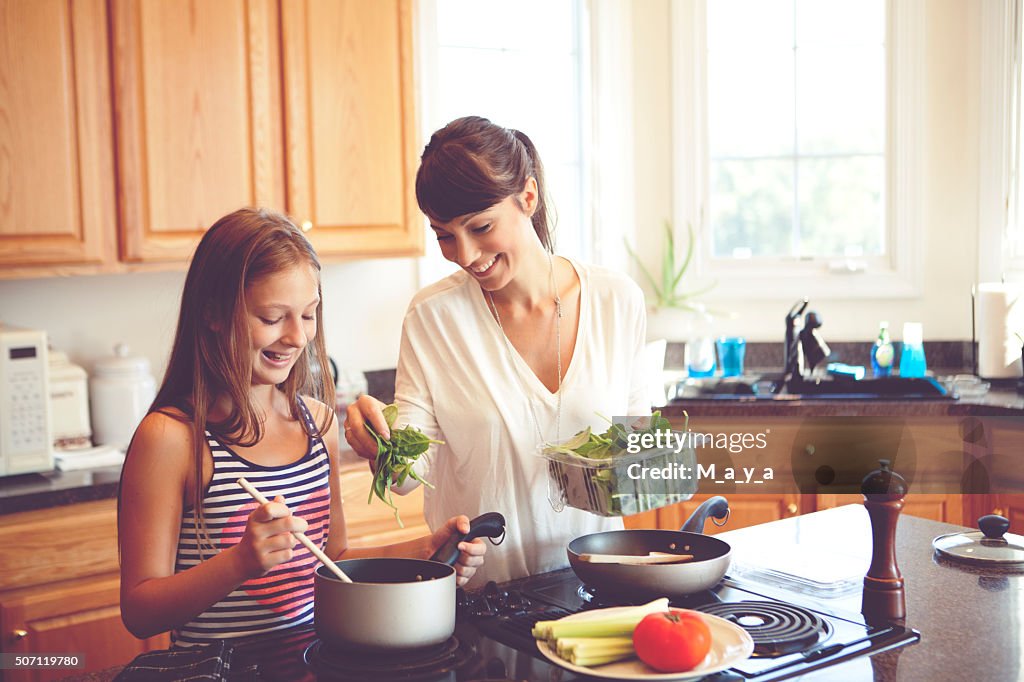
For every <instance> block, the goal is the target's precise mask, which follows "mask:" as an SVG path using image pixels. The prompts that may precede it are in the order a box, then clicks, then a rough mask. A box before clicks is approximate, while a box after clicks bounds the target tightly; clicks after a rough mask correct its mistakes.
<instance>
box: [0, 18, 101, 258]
mask: <svg viewBox="0 0 1024 682" xmlns="http://www.w3.org/2000/svg"><path fill="white" fill-rule="evenodd" d="M0 12H2V15H3V21H2V22H0V266H3V267H2V268H0V272H4V273H5V276H17V275H22V274H33V271H31V270H29V271H27V272H26V270H25V269H21V268H19V267H18V266H30V267H31V268H46V269H47V270H48V271H47V272H46V273H43V271H42V270H38V271H35V272H34V274H56V273H58V272H60V271H61V267H62V266H67V265H72V266H74V265H85V264H92V265H97V264H100V263H103V262H104V261H109V260H113V259H114V258H115V256H114V250H115V232H114V221H115V217H114V216H115V211H114V160H113V155H114V151H113V137H112V132H111V116H110V66H109V58H108V52H107V47H108V40H107V12H106V5H105V3H104V2H103V0H82V1H81V2H67V1H66V0H7V1H5V2H2V3H0ZM70 271H71V270H69V272H70Z"/></svg>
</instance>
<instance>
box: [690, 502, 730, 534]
mask: <svg viewBox="0 0 1024 682" xmlns="http://www.w3.org/2000/svg"><path fill="white" fill-rule="evenodd" d="M709 516H712V517H714V518H716V519H721V520H722V522H723V523H724V522H725V519H727V518H729V502H728V500H726V499H725V498H724V497H722V496H721V495H716V496H715V497H709V498H708V499H706V500H704V502H702V503H701V505H700V506H699V507H697V508H696V509H694V510H693V513H692V514H690V518H688V519H686V523H684V524H683V527H682V528H681V529H680V530H684V531H686V532H688V533H703V532H704V522H705V521H707V520H708V517H709Z"/></svg>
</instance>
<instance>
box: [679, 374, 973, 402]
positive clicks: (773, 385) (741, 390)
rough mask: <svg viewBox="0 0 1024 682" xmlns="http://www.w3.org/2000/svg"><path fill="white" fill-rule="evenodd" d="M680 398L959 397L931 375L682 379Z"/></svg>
mask: <svg viewBox="0 0 1024 682" xmlns="http://www.w3.org/2000/svg"><path fill="white" fill-rule="evenodd" d="M670 397H673V398H674V399H676V400H800V399H802V398H807V399H811V400H953V399H955V396H954V395H953V394H951V393H950V392H949V391H947V390H946V389H945V387H943V386H942V385H941V384H940V383H939V382H937V381H935V379H932V378H931V377H920V378H918V377H879V378H873V379H861V380H859V381H855V380H852V379H823V380H820V381H812V380H807V379H797V380H792V381H790V382H789V383H785V382H784V381H783V379H782V377H781V376H779V375H777V374H776V375H761V376H756V375H751V376H743V377H730V378H727V379H700V380H695V379H687V380H685V381H681V382H679V384H677V386H676V391H675V395H674V396H670Z"/></svg>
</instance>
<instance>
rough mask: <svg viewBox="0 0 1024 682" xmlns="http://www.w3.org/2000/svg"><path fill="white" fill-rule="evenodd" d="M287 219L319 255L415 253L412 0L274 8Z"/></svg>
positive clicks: (312, 0)
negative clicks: (277, 26) (278, 29)
mask: <svg viewBox="0 0 1024 682" xmlns="http://www.w3.org/2000/svg"><path fill="white" fill-rule="evenodd" d="M281 24H282V25H281V40H282V45H283V51H284V54H283V63H284V97H285V133H284V135H285V141H286V144H285V155H286V168H287V193H288V211H289V212H290V213H291V215H292V216H293V217H294V218H295V219H296V220H297V221H299V222H300V223H301V224H302V225H303V226H304V227H307V228H309V232H308V236H309V238H310V241H311V242H312V243H313V246H315V247H316V249H317V252H318V253H319V254H321V255H343V256H383V255H390V256H399V255H407V256H412V255H422V253H423V234H424V225H423V219H422V217H421V215H420V213H419V209H418V207H417V205H416V198H415V193H414V188H413V180H414V178H415V175H416V168H417V166H418V164H419V152H420V143H419V135H418V130H417V125H416V108H415V92H414V88H413V85H414V75H413V62H414V55H413V29H412V26H413V2H412V0H374V2H365V0H283V3H282V8H281Z"/></svg>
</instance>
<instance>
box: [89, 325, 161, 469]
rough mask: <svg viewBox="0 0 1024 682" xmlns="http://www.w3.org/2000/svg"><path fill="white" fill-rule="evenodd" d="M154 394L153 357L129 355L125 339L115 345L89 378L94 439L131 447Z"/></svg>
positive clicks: (121, 448)
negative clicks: (133, 436)
mask: <svg viewBox="0 0 1024 682" xmlns="http://www.w3.org/2000/svg"><path fill="white" fill-rule="evenodd" d="M154 397H156V380H154V379H153V376H152V375H151V374H150V373H149V360H147V359H146V358H144V357H140V356H131V355H129V351H128V346H127V345H125V344H123V343H119V344H117V345H116V346H114V356H113V357H108V358H103V359H101V360H97V361H96V365H95V366H94V367H93V373H92V377H91V378H90V379H89V400H90V402H91V403H92V435H93V441H94V442H95V443H96V444H97V445H111V446H114V447H116V448H118V449H120V450H125V449H127V448H128V443H129V442H130V441H131V439H132V434H134V433H135V428H136V427H137V426H138V425H139V422H141V421H142V418H143V417H144V416H146V410H148V409H149V406H150V404H152V402H153V398H154Z"/></svg>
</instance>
